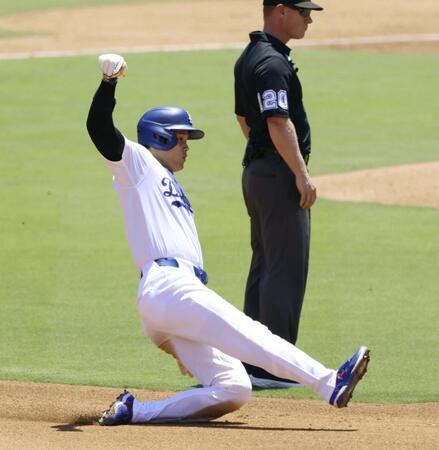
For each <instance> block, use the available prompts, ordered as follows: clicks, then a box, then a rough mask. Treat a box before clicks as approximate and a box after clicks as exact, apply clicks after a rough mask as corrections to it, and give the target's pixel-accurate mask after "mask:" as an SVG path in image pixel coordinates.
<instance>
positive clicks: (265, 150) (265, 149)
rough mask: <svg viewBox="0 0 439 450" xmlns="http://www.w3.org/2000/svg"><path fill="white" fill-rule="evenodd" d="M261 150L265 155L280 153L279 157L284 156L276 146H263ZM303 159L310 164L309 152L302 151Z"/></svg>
mask: <svg viewBox="0 0 439 450" xmlns="http://www.w3.org/2000/svg"><path fill="white" fill-rule="evenodd" d="M261 151H262V154H263V155H278V156H279V158H282V156H280V155H279V152H278V151H277V150H276V149H275V148H274V147H261ZM301 155H302V158H303V160H304V161H305V164H306V165H308V161H309V155H310V154H309V153H305V154H303V153H301Z"/></svg>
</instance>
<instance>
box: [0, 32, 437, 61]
mask: <svg viewBox="0 0 439 450" xmlns="http://www.w3.org/2000/svg"><path fill="white" fill-rule="evenodd" d="M410 42H439V34H438V33H431V34H395V35H389V36H362V37H350V38H334V39H310V40H300V41H295V42H294V47H326V46H331V47H338V46H340V47H343V46H353V45H373V44H401V43H410ZM246 45H247V43H246V42H244V43H243V42H235V43H212V44H181V45H154V46H152V45H149V46H148V45H146V46H142V47H119V48H117V47H116V48H115V47H112V48H104V47H103V48H88V49H82V50H59V51H58V50H53V51H33V52H32V51H31V52H17V53H0V60H14V59H32V58H61V57H73V56H92V55H99V54H102V53H108V52H111V53H123V54H127V53H158V52H189V51H202V50H235V49H243V48H244V47H245V46H246Z"/></svg>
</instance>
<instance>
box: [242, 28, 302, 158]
mask: <svg viewBox="0 0 439 450" xmlns="http://www.w3.org/2000/svg"><path fill="white" fill-rule="evenodd" d="M289 55H290V48H289V47H287V46H286V45H285V44H284V43H283V42H281V41H279V39H276V38H275V37H274V36H271V35H270V34H267V33H263V32H261V31H254V32H253V33H250V43H249V45H248V46H247V47H246V49H245V50H244V52H243V53H242V55H241V56H240V57H239V59H238V60H237V62H236V64H235V113H236V114H237V115H239V116H243V117H245V118H246V122H247V125H248V126H249V127H250V135H249V145H248V148H247V151H250V152H252V151H253V152H258V149H267V148H273V150H274V149H275V147H274V144H273V142H272V140H271V138H270V134H269V131H268V126H267V121H266V119H267V117H271V116H281V117H289V118H290V119H291V121H292V122H293V124H294V127H295V129H296V133H297V139H298V141H299V148H300V152H301V153H302V155H303V156H304V157H306V159H307V157H308V155H309V153H310V152H311V132H310V127H309V123H308V119H307V116H306V112H305V108H304V106H303V102H302V86H301V84H300V81H299V78H298V76H297V73H296V72H297V70H296V69H295V67H294V64H293V61H292V60H291V58H290V56H289ZM249 156H250V159H253V158H252V157H251V155H249Z"/></svg>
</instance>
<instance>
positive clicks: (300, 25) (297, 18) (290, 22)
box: [284, 6, 312, 40]
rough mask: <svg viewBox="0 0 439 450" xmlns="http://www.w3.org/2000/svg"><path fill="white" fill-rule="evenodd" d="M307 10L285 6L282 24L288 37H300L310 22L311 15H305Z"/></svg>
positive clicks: (303, 34)
mask: <svg viewBox="0 0 439 450" xmlns="http://www.w3.org/2000/svg"><path fill="white" fill-rule="evenodd" d="M307 12H309V10H300V9H299V10H298V9H294V8H288V7H287V6H286V7H285V16H284V25H285V33H286V34H287V35H288V40H289V39H302V38H303V36H305V33H306V30H307V28H308V25H310V24H311V23H312V19H311V15H309V16H305V15H304V14H306V13H307Z"/></svg>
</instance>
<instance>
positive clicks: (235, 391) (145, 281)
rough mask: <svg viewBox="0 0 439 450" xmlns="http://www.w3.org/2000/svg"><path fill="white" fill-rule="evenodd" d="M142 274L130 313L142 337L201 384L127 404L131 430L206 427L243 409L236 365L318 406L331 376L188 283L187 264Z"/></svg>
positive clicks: (242, 379)
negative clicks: (263, 373)
mask: <svg viewBox="0 0 439 450" xmlns="http://www.w3.org/2000/svg"><path fill="white" fill-rule="evenodd" d="M178 262H179V265H180V267H178V268H177V267H167V266H165V267H163V266H158V265H157V264H156V263H154V262H152V263H150V264H148V265H147V266H146V267H145V268H144V269H143V277H142V280H141V281H140V285H139V290H138V303H137V309H138V311H139V314H140V318H141V322H142V325H143V328H144V331H145V333H146V334H147V335H148V336H149V337H150V338H151V339H152V341H153V342H154V343H155V344H156V345H157V346H159V347H161V348H162V349H164V350H165V351H167V352H168V353H171V354H172V355H174V356H175V357H176V358H177V359H178V360H180V362H181V363H182V365H183V366H184V367H185V368H186V369H187V371H189V372H190V373H191V374H193V375H194V376H195V377H196V378H198V380H199V381H200V382H201V383H202V385H203V388H195V389H190V390H188V391H186V392H183V393H180V394H177V395H175V396H173V397H171V398H169V399H167V400H162V401H148V402H145V403H141V402H139V401H137V400H135V401H134V407H133V419H132V421H133V422H137V423H144V422H160V421H174V420H176V421H177V420H185V419H186V420H195V419H206V420H209V419H213V418H216V417H220V416H222V415H224V414H226V413H228V412H231V411H234V410H236V409H238V408H240V407H241V406H242V405H244V404H245V403H246V402H248V401H249V400H250V397H251V389H252V387H251V383H250V380H249V377H248V375H247V373H246V371H245V369H244V367H243V365H242V363H241V361H244V362H246V363H249V364H252V365H254V366H258V367H262V368H263V369H265V370H267V371H268V372H270V373H272V374H273V375H276V376H278V377H281V378H287V379H291V380H295V381H298V382H300V383H302V384H304V385H305V386H307V387H309V388H310V389H312V390H313V391H314V392H316V393H317V394H318V395H319V396H320V397H322V398H323V399H324V400H326V401H329V398H330V396H331V394H332V392H333V389H334V387H335V377H336V371H334V370H331V369H327V368H326V367H324V366H323V365H322V364H320V363H319V362H317V361H316V360H314V359H313V358H311V357H310V356H308V355H307V354H306V353H304V352H302V351H301V350H299V349H298V348H297V347H295V346H294V345H292V344H290V343H289V342H287V341H285V340H283V339H281V338H280V337H278V336H276V335H274V334H272V333H271V332H270V331H269V330H268V328H267V327H265V326H264V325H262V324H261V323H259V322H256V321H253V320H252V319H250V318H249V317H248V316H246V315H245V314H244V313H242V312H241V311H239V310H238V309H237V308H235V307H234V306H233V305H231V304H230V303H228V302H227V301H226V300H224V299H223V298H221V297H220V296H219V295H218V294H216V293H215V292H213V291H212V290H210V289H209V288H207V287H206V286H204V285H203V284H202V283H201V281H200V280H199V279H198V278H196V276H195V275H194V272H193V267H192V265H191V264H190V263H188V262H185V261H184V260H181V259H178Z"/></svg>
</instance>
